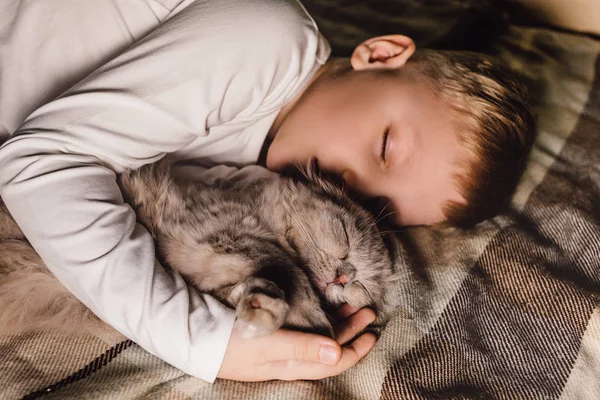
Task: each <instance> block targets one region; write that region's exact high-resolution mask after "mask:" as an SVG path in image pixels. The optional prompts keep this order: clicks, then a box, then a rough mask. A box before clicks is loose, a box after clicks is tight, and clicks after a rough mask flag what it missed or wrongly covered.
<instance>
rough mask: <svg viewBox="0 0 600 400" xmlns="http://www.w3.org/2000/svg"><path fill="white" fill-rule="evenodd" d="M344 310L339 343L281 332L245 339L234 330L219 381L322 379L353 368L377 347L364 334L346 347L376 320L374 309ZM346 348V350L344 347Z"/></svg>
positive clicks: (324, 338)
mask: <svg viewBox="0 0 600 400" xmlns="http://www.w3.org/2000/svg"><path fill="white" fill-rule="evenodd" d="M355 311H356V310H354V309H352V308H351V307H349V306H346V307H342V309H341V314H342V316H343V317H345V318H346V319H345V320H344V321H342V322H341V323H340V325H339V327H338V328H337V329H336V340H333V339H330V338H328V337H325V336H319V335H314V334H309V333H302V332H295V331H290V330H285V329H280V330H278V331H276V332H275V333H273V334H271V335H268V336H264V337H260V338H254V339H242V338H241V337H240V334H239V332H237V331H236V330H235V329H234V330H233V333H232V335H231V338H230V339H229V345H228V346H227V351H226V352H225V358H224V360H223V364H222V365H221V369H220V370H219V374H218V375H217V376H218V377H219V378H223V379H231V380H236V381H268V380H273V379H280V380H287V381H291V380H299V379H322V378H327V377H329V376H333V375H338V374H340V373H342V372H344V371H345V370H347V369H348V368H350V367H352V366H354V365H355V364H356V363H357V362H358V361H360V359H362V358H363V357H364V356H365V355H366V354H367V353H368V352H369V351H370V350H371V349H372V348H373V346H374V345H375V342H376V340H377V339H376V338H375V335H372V334H370V333H365V334H363V335H361V336H360V337H358V338H357V339H356V340H355V341H354V342H352V344H350V345H348V346H344V344H346V343H347V342H349V341H350V340H352V338H354V336H356V334H357V333H358V332H360V331H362V330H363V329H364V328H366V327H367V325H369V324H370V323H371V322H373V321H374V320H375V313H374V312H373V310H370V309H368V308H363V309H361V310H359V311H356V312H355ZM342 346H344V347H342Z"/></svg>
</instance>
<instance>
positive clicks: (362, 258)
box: [285, 164, 392, 308]
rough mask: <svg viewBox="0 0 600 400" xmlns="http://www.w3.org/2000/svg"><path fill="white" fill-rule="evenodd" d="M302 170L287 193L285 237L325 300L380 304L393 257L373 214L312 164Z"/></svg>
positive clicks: (335, 303)
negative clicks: (300, 176)
mask: <svg viewBox="0 0 600 400" xmlns="http://www.w3.org/2000/svg"><path fill="white" fill-rule="evenodd" d="M303 175H304V177H305V179H304V180H300V181H298V180H293V181H290V190H289V191H288V193H287V195H286V196H285V197H286V200H287V201H286V202H285V203H286V217H287V218H286V219H287V230H286V234H285V236H286V240H287V242H288V243H289V244H290V246H292V247H293V248H294V249H295V250H296V252H297V253H298V255H299V257H300V259H301V260H302V262H303V264H304V265H305V267H306V269H307V272H308V274H309V276H310V278H311V280H312V284H313V285H314V286H315V287H316V288H317V289H318V290H319V292H320V294H321V295H322V297H323V299H324V300H325V301H327V302H328V303H330V304H331V305H333V306H339V305H341V304H343V303H348V304H350V305H352V306H355V307H364V306H371V307H375V308H380V307H381V302H382V296H383V292H384V289H385V285H386V283H387V282H388V281H389V279H390V276H391V272H392V261H391V257H390V253H389V251H388V249H387V248H386V246H385V244H384V241H383V237H382V236H381V233H380V232H379V231H378V229H377V226H376V223H375V220H374V218H373V216H372V215H371V214H370V213H368V212H367V211H366V210H364V209H363V208H362V207H360V206H359V205H358V204H357V203H356V202H355V201H353V200H352V199H351V198H350V197H349V196H348V194H346V193H345V191H344V189H342V187H341V185H337V184H335V183H334V182H332V181H331V180H329V179H326V178H323V177H322V176H321V174H320V173H319V171H318V168H315V166H314V165H313V164H309V166H308V167H306V168H304V169H303Z"/></svg>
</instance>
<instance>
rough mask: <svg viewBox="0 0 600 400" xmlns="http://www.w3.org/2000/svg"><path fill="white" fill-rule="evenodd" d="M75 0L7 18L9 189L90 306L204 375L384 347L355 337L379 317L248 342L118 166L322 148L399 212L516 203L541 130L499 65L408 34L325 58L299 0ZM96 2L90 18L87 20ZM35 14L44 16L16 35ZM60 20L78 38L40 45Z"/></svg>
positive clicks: (250, 375) (10, 200) (288, 371)
mask: <svg viewBox="0 0 600 400" xmlns="http://www.w3.org/2000/svg"><path fill="white" fill-rule="evenodd" d="M45 3H48V2H45ZM77 3H79V2H73V4H71V5H72V6H73V8H72V9H71V10H70V11H71V15H70V16H65V14H64V13H61V12H59V10H57V9H56V8H55V7H56V6H52V5H48V4H44V2H40V3H39V4H36V3H35V2H34V3H31V2H27V3H23V6H22V7H21V9H20V10H18V11H15V7H13V6H11V5H5V6H3V7H5V8H8V9H7V10H2V11H3V15H13V16H15V15H17V14H16V13H19V14H21V15H19V18H16V17H15V18H14V19H13V24H12V25H11V24H7V25H6V26H12V28H11V31H9V32H6V31H1V32H3V35H4V36H6V37H3V39H5V40H4V42H3V43H5V44H3V46H6V47H7V48H8V49H9V50H12V51H6V52H4V53H5V54H13V55H14V57H13V58H11V59H10V60H9V59H2V65H1V66H0V67H1V70H2V73H3V77H2V81H1V82H0V93H2V95H1V96H0V129H4V133H2V132H0V135H2V134H4V136H5V137H6V138H8V137H9V136H10V139H9V140H7V141H6V143H5V144H4V145H3V147H2V148H0V171H2V174H1V177H0V195H1V196H2V198H3V199H4V201H5V203H6V205H7V207H8V208H9V210H10V211H11V213H12V214H13V216H14V218H15V220H16V221H17V222H18V223H19V225H20V226H21V227H22V229H23V231H24V232H25V234H26V236H27V237H28V239H29V240H30V242H31V243H32V245H33V246H34V247H35V248H36V250H37V251H38V253H39V254H40V255H41V256H42V258H43V259H44V261H45V262H46V264H47V265H48V267H49V268H50V269H51V270H52V272H53V273H54V274H55V275H56V276H57V277H58V278H59V279H60V280H61V282H62V283H63V284H65V286H66V287H67V288H69V290H71V291H72V292H73V293H74V294H75V295H76V296H77V297H78V298H79V299H80V300H81V301H82V302H83V303H85V304H86V305H87V306H88V307H90V309H92V310H93V311H94V312H95V313H96V314H97V315H98V316H99V317H101V318H102V319H104V320H105V321H107V322H108V323H110V324H111V325H113V326H114V327H115V328H116V329H118V330H119V331H121V332H122V333H124V334H125V335H126V336H128V337H130V338H132V339H133V340H135V341H136V342H137V343H139V344H140V345H141V346H142V347H144V348H145V349H147V350H148V351H150V352H152V353H154V354H156V355H158V356H159V357H161V358H163V359H164V360H165V361H167V362H169V363H171V364H173V365H174V366H176V367H178V368H180V369H182V370H183V371H185V372H187V373H189V374H191V375H194V376H197V377H199V378H202V379H205V380H207V381H213V380H214V379H215V377H216V376H219V377H222V378H227V379H237V380H269V379H319V378H323V377H326V376H331V375H334V374H338V373H340V372H342V371H344V370H345V369H347V368H349V367H351V366H352V365H354V364H355V363H356V362H358V360H360V358H362V357H363V356H364V355H365V354H366V353H367V352H368V351H369V350H370V349H371V348H372V346H373V345H374V343H375V338H374V337H373V336H372V335H369V334H365V335H362V336H360V337H359V338H357V339H356V340H355V341H353V343H352V344H351V345H348V346H344V347H341V345H344V344H345V343H346V342H348V341H350V339H352V338H353V336H354V335H355V334H356V333H357V332H359V331H361V330H362V328H364V327H365V326H366V325H368V324H369V323H370V322H371V321H372V320H373V319H374V315H373V313H372V311H370V310H366V309H365V310H360V311H358V312H356V313H353V312H354V311H355V310H349V309H344V310H343V311H342V314H343V316H345V317H349V318H348V319H347V320H346V322H345V323H344V324H342V325H341V327H340V328H339V331H338V336H337V338H336V340H337V341H334V340H330V339H328V338H324V337H319V336H316V335H306V334H301V333H297V332H288V331H284V330H280V331H278V332H276V333H275V334H273V335H271V336H270V337H268V338H262V339H251V340H241V339H240V338H239V337H238V336H237V332H236V331H235V329H234V328H233V325H234V312H233V310H230V309H228V308H226V307H224V306H222V305H221V304H220V303H218V302H217V301H215V300H214V299H213V298H212V297H211V296H208V295H205V294H199V293H196V292H195V291H193V290H189V289H188V288H187V286H186V285H185V282H184V281H183V280H182V279H181V277H180V276H178V275H175V274H173V273H172V272H170V271H167V270H165V269H164V268H163V267H162V266H161V265H160V264H159V263H158V262H157V261H156V260H155V258H154V247H153V242H152V238H151V237H150V235H149V234H148V233H147V232H146V231H145V230H144V229H143V228H142V227H141V226H140V225H137V224H136V221H135V215H134V214H133V212H132V210H131V209H130V208H129V207H128V206H126V205H124V204H123V201H122V198H121V194H120V192H119V190H118V187H117V185H116V183H115V173H118V172H120V171H122V170H123V169H125V168H137V167H139V166H141V165H143V164H146V163H150V162H154V161H156V160H158V159H160V158H161V157H162V156H164V154H166V153H176V154H177V156H178V157H179V158H180V159H183V160H200V161H202V162H203V163H205V164H208V165H210V164H216V163H229V164H235V165H246V164H249V163H255V162H257V160H258V159H259V154H260V153H261V151H262V153H263V156H264V157H263V159H264V160H263V161H264V162H265V164H266V166H267V167H268V168H270V169H273V170H280V169H282V168H284V167H285V166H286V165H289V164H291V163H295V162H301V163H302V162H304V161H306V160H307V159H308V158H310V157H316V158H317V159H318V161H319V163H320V165H321V167H323V168H325V169H328V170H331V171H332V172H334V173H338V174H340V175H342V177H343V178H344V180H345V181H346V182H347V184H348V185H350V186H352V187H354V188H355V189H357V190H359V191H361V192H362V193H363V194H365V195H367V196H369V197H385V198H388V199H389V201H390V203H391V207H393V212H394V216H395V217H396V221H398V222H399V223H401V224H405V225H414V224H433V223H438V222H442V221H449V222H451V223H459V224H462V223H465V224H470V223H473V222H475V221H476V220H478V219H480V218H482V217H487V216H488V215H487V214H486V213H487V212H489V211H488V209H487V208H486V207H482V205H484V206H486V205H490V206H494V205H495V204H501V203H502V202H498V201H497V200H496V198H501V199H502V200H506V198H507V197H508V194H509V192H510V190H512V188H513V187H514V185H515V184H516V181H517V180H518V176H519V174H520V172H521V170H522V166H523V162H524V159H525V155H526V153H527V151H528V149H529V147H530V146H531V141H532V139H531V137H532V135H530V133H531V123H530V117H529V114H528V113H527V111H526V110H525V107H524V105H523V102H522V100H521V99H520V97H519V90H517V89H516V86H515V90H512V89H513V88H512V87H511V86H510V85H511V84H508V86H507V88H503V83H502V79H500V80H499V82H500V83H499V82H497V81H496V80H495V79H493V78H491V77H490V76H488V75H493V74H494V73H495V71H496V70H495V67H494V66H493V65H491V64H486V63H484V62H483V61H481V60H478V59H475V58H473V59H469V58H468V57H467V59H466V60H465V62H463V63H461V62H459V61H460V60H459V59H460V57H459V56H456V57H454V58H452V57H444V56H441V55H440V56H438V55H436V53H423V54H424V55H423V56H419V53H416V54H415V55H414V56H413V53H414V51H415V47H414V44H413V42H412V40H410V39H409V38H406V37H404V36H401V35H391V36H384V37H380V38H374V39H371V40H369V41H367V42H365V43H363V44H361V45H360V46H358V47H357V49H356V51H355V52H354V54H353V56H352V58H351V60H329V61H327V58H328V56H329V46H328V44H327V42H326V41H325V40H324V38H323V37H322V36H321V35H320V34H319V32H318V29H317V27H316V26H315V24H314V22H313V21H312V19H311V18H310V17H309V16H308V15H307V14H306V12H305V10H304V9H303V8H302V6H301V5H300V4H299V3H297V2H295V1H291V0H290V1H272V0H271V1H269V0H220V1H200V0H196V1H194V0H184V1H181V2H173V1H167V0H162V1H157V0H148V1H147V2H146V3H143V2H135V3H132V2H128V1H122V2H119V1H117V2H115V1H108V0H107V1H100V0H98V1H96V2H94V5H93V6H92V5H90V4H86V6H85V8H79V9H78V8H77V7H81V5H78V4H77ZM10 4H14V3H10ZM64 6H65V4H64V3H62V5H61V7H62V8H63V9H64ZM11 7H12V9H11ZM36 7H37V8H36ZM53 7H54V8H53ZM92 7H93V8H94V9H93V12H92V13H91V14H89V13H88V11H89V9H90V8H92ZM101 8H102V10H101V11H100V9H101ZM40 9H42V10H40ZM77 10H78V12H77ZM4 11H6V12H4ZM11 13H12V14H11ZM23 13H25V15H26V16H28V17H31V16H32V15H33V17H31V18H30V19H28V18H25V17H23V15H22V14H23ZM83 14H85V15H87V16H88V17H89V18H90V21H91V22H90V21H87V22H86V23H85V24H81V25H79V26H77V24H78V23H79V22H80V21H82V20H84V18H82V17H81V16H82V15H83ZM36 15H37V19H36ZM53 18H54V19H53ZM55 19H59V21H58V22H57V21H56V20H55ZM20 21H27V22H28V26H26V27H25V28H31V26H36V31H35V32H29V33H27V34H26V35H24V36H23V35H20V34H19V32H20V31H19V23H20ZM48 21H51V22H52V23H50V22H48ZM114 21H119V24H124V26H123V25H118V24H117V25H114V26H113V25H111V24H113V23H114ZM159 22H160V24H159ZM15 26H16V28H15ZM75 26H77V29H74V27H75ZM21 28H23V26H21ZM109 28H110V29H109ZM57 32H58V33H65V32H66V36H65V38H68V39H69V40H71V41H72V42H71V43H69V44H67V43H64V39H63V43H61V46H62V47H59V46H57V47H54V48H53V49H54V52H53V51H47V50H46V51H44V49H45V47H44V46H45V45H48V46H51V45H52V44H54V42H52V38H53V35H56V34H57ZM98 32H101V33H102V34H101V35H97V33H98ZM36 35H37V36H36ZM119 35H121V36H119ZM107 37H112V38H113V39H114V40H115V43H117V42H118V43H117V44H118V45H114V46H111V43H112V42H111V41H109V40H107V39H106V38H107ZM73 38H75V39H77V40H75V41H73ZM119 38H120V39H119ZM92 39H93V40H92ZM117 39H119V40H117ZM86 40H87V42H86ZM96 41H97V42H98V43H96ZM82 43H83V45H82ZM93 45H98V46H99V47H100V48H101V49H102V51H101V54H94V55H93V57H95V58H94V59H95V60H96V61H97V62H96V64H95V65H90V64H89V62H88V60H87V59H86V57H83V56H82V54H84V53H85V51H89V49H90V48H91V46H93ZM128 45H132V46H131V47H129V48H127V49H126V46H128ZM71 46H72V47H71ZM34 49H35V50H34ZM57 51H58V53H59V55H60V56H57V54H56V52H57ZM23 57H24V59H25V62H23ZM28 57H29V58H28ZM463 58H464V57H463ZM96 68H97V69H96ZM93 69H95V71H94V72H93V73H92V74H90V75H88V76H87V77H85V75H86V74H87V73H89V72H90V71H91V70H93ZM471 70H474V71H480V72H479V73H477V72H472V71H471ZM66 77H69V79H67V78H66ZM73 77H75V78H73ZM81 78H84V79H83V80H82V81H80V82H79V83H78V84H76V85H75V86H73V87H72V88H71V89H69V90H68V91H67V92H66V93H65V94H64V95H62V96H61V97H60V98H58V99H56V100H53V101H50V102H48V103H47V104H45V105H42V104H43V103H44V102H47V101H48V100H49V99H52V98H53V97H55V96H56V95H58V94H59V93H60V91H61V90H62V88H65V87H67V86H70V85H72V84H73V83H75V82H77V81H78V80H79V79H81ZM15 79H17V82H19V83H20V85H17V86H14V87H13V86H12V85H13V84H14V82H15ZM67 81H68V82H67ZM32 82H34V83H32ZM38 82H39V85H40V86H41V87H43V88H44V90H42V91H41V92H42V93H40V94H36V93H37V92H36V87H35V86H36V84H35V83H38ZM56 82H58V83H56ZM53 85H54V86H53ZM490 85H491V86H490ZM505 103H506V104H505ZM40 105H42V106H41V107H40V108H38V109H37V110H35V111H34V112H33V114H31V115H30V116H29V117H28V118H27V120H26V121H25V122H24V123H22V122H23V120H24V119H25V117H26V116H27V114H28V113H29V112H30V111H33V109H35V108H36V107H37V106H40ZM505 105H506V106H507V107H508V108H505V107H504V106H505ZM515 121H516V122H515ZM1 127H3V128H1ZM480 133H481V134H480ZM263 144H264V146H263ZM486 182H494V184H493V185H492V186H491V188H492V189H494V190H495V191H492V193H488V191H489V190H490V187H486V186H485V185H482V183H486ZM490 194H491V196H490ZM482 210H483V211H482ZM490 210H492V211H493V212H496V209H495V207H490Z"/></svg>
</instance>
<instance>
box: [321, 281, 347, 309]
mask: <svg viewBox="0 0 600 400" xmlns="http://www.w3.org/2000/svg"><path fill="white" fill-rule="evenodd" d="M322 293H323V297H325V300H327V302H328V303H329V304H331V305H332V306H334V307H338V306H341V305H343V304H344V303H345V302H346V300H345V299H344V287H343V286H342V285H332V284H329V285H325V288H324V289H323V290H322Z"/></svg>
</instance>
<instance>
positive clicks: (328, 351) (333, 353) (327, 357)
mask: <svg viewBox="0 0 600 400" xmlns="http://www.w3.org/2000/svg"><path fill="white" fill-rule="evenodd" d="M337 353H338V352H337V349H336V348H335V347H333V346H331V345H329V344H325V345H323V346H321V350H320V351H319V358H321V361H322V362H324V363H325V364H335V363H336V361H337Z"/></svg>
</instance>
